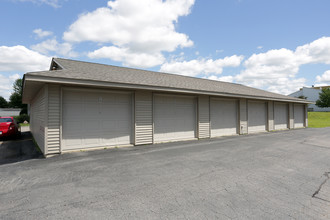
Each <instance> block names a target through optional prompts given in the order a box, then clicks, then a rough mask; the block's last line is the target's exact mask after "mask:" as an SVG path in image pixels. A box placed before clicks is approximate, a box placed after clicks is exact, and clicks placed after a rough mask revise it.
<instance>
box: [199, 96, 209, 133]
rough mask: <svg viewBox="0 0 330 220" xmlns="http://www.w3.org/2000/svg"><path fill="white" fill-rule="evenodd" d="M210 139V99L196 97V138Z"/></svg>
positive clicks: (207, 97)
mask: <svg viewBox="0 0 330 220" xmlns="http://www.w3.org/2000/svg"><path fill="white" fill-rule="evenodd" d="M209 137H210V97H209V96H199V97H198V138H209Z"/></svg>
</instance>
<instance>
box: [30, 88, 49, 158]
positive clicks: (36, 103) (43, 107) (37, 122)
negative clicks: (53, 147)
mask: <svg viewBox="0 0 330 220" xmlns="http://www.w3.org/2000/svg"><path fill="white" fill-rule="evenodd" d="M47 93H48V86H47V85H45V86H44V87H43V88H42V89H40V91H39V92H38V94H37V95H36V96H35V97H34V99H33V100H32V102H31V114H30V129H31V133H32V135H33V137H34V139H35V141H36V142H37V144H38V146H39V148H40V150H41V151H42V153H43V154H45V155H46V154H47V148H46V144H45V141H46V140H45V136H46V135H45V133H46V132H45V130H46V124H47Z"/></svg>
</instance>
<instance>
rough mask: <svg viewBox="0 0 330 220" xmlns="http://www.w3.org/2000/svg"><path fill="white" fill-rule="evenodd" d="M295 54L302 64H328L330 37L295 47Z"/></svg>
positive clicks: (329, 62)
mask: <svg viewBox="0 0 330 220" xmlns="http://www.w3.org/2000/svg"><path fill="white" fill-rule="evenodd" d="M295 54H296V55H297V57H298V59H299V60H300V62H301V63H302V64H306V63H325V64H330V37H322V38H319V39H317V40H315V41H313V42H312V43H309V44H305V45H303V46H300V47H297V49H296V52H295Z"/></svg>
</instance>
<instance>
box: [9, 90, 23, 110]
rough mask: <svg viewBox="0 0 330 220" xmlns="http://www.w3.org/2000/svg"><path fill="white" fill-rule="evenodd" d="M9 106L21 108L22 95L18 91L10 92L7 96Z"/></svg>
mask: <svg viewBox="0 0 330 220" xmlns="http://www.w3.org/2000/svg"><path fill="white" fill-rule="evenodd" d="M9 106H10V107H11V108H23V104H22V96H21V95H20V94H19V93H16V92H14V93H12V94H11V95H10V97H9Z"/></svg>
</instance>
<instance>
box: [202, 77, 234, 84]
mask: <svg viewBox="0 0 330 220" xmlns="http://www.w3.org/2000/svg"><path fill="white" fill-rule="evenodd" d="M206 79H210V80H217V81H222V82H230V83H231V82H233V81H234V77H233V76H220V77H218V76H216V75H212V76H208V77H206Z"/></svg>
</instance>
